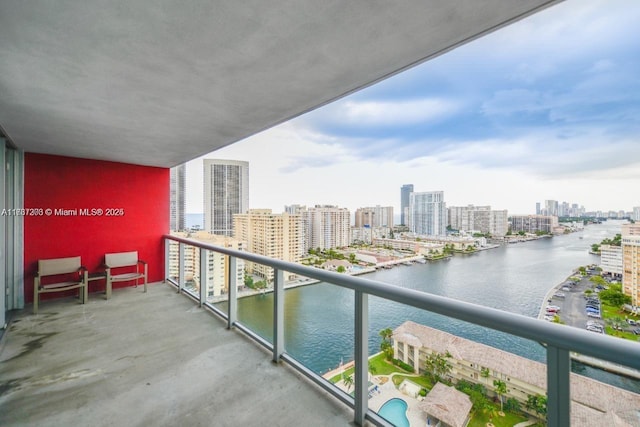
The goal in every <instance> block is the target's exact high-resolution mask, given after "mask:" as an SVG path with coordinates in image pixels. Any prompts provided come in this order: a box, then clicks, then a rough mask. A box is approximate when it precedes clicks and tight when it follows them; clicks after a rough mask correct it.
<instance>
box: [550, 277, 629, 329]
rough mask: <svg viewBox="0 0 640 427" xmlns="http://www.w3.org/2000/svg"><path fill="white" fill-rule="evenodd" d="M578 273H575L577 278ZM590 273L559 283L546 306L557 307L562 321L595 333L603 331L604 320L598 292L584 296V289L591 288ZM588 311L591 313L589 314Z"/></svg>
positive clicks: (627, 325)
mask: <svg viewBox="0 0 640 427" xmlns="http://www.w3.org/2000/svg"><path fill="white" fill-rule="evenodd" d="M578 276H579V274H576V275H575V277H576V278H577V277H578ZM590 278H591V274H588V275H586V276H581V278H580V279H579V280H574V281H572V280H570V279H568V280H566V281H565V282H564V283H563V284H561V285H560V286H559V287H558V289H557V291H556V292H555V294H552V295H553V296H552V297H551V298H550V299H549V300H548V301H547V307H549V306H551V307H557V308H559V310H558V311H557V312H556V314H557V315H558V316H559V317H560V320H561V321H562V323H564V324H566V325H568V326H573V327H576V328H581V329H585V328H586V329H588V330H591V331H592V332H596V333H604V329H605V324H606V323H605V321H604V320H603V319H602V318H601V317H600V316H601V307H600V304H599V300H598V294H597V293H595V292H594V293H593V294H592V296H591V297H590V298H589V299H587V298H585V294H584V292H585V290H587V289H592V286H593V283H592V282H591V281H590V280H589V279H590ZM588 313H591V315H589V314H588ZM552 315H553V313H551V312H548V313H547V316H546V317H545V318H546V319H547V320H550V319H551V317H552ZM624 329H625V330H627V331H628V332H632V331H633V330H634V329H637V330H640V325H631V324H626V323H625V324H624Z"/></svg>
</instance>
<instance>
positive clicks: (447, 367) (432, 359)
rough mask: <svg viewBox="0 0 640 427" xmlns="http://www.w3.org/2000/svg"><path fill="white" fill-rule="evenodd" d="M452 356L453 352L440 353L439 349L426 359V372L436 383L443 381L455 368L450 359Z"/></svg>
mask: <svg viewBox="0 0 640 427" xmlns="http://www.w3.org/2000/svg"><path fill="white" fill-rule="evenodd" d="M450 358H451V353H449V352H446V353H439V352H437V351H434V352H432V353H431V354H429V355H428V356H427V358H426V360H425V361H424V367H425V374H427V375H428V376H430V377H431V380H432V381H433V382H434V383H435V382H438V381H442V380H443V379H444V378H445V377H446V376H447V375H448V374H449V373H450V372H451V369H452V368H453V367H452V366H451V363H450V362H449V360H448V359H450Z"/></svg>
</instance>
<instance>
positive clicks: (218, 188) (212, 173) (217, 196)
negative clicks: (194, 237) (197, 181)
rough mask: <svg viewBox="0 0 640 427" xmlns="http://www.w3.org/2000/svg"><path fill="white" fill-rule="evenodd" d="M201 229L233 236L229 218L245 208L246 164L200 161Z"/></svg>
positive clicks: (246, 189) (246, 195)
mask: <svg viewBox="0 0 640 427" xmlns="http://www.w3.org/2000/svg"><path fill="white" fill-rule="evenodd" d="M203 164H204V229H205V231H208V232H210V233H213V234H222V235H225V236H232V235H233V215H235V214H239V213H246V212H247V210H248V209H249V162H243V161H237V160H218V159H204V162H203Z"/></svg>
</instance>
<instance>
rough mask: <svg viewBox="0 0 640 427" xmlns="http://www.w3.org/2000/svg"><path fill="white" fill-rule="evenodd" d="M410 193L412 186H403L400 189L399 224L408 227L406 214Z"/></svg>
mask: <svg viewBox="0 0 640 427" xmlns="http://www.w3.org/2000/svg"><path fill="white" fill-rule="evenodd" d="M411 193H413V184H405V185H403V186H402V187H401V188H400V223H401V224H402V225H409V218H408V213H409V202H410V199H409V198H410V195H411ZM391 227H393V224H391Z"/></svg>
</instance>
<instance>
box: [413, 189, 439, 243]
mask: <svg viewBox="0 0 640 427" xmlns="http://www.w3.org/2000/svg"><path fill="white" fill-rule="evenodd" d="M409 210H410V212H411V218H410V219H411V221H410V224H409V228H410V229H411V231H412V232H414V233H416V234H418V235H424V236H444V235H445V234H446V233H447V206H446V204H445V202H444V192H443V191H426V192H421V193H411V195H410V198H409Z"/></svg>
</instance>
